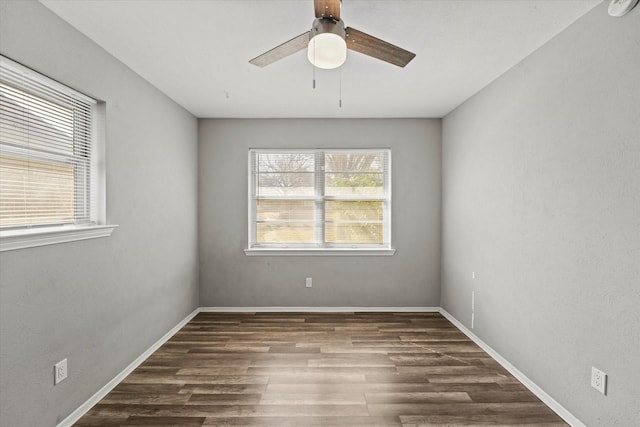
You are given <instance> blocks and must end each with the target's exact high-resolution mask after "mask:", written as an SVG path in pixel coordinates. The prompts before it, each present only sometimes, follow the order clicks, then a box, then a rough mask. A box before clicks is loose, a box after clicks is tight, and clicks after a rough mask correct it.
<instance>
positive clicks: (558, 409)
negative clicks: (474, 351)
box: [440, 308, 586, 427]
mask: <svg viewBox="0 0 640 427" xmlns="http://www.w3.org/2000/svg"><path fill="white" fill-rule="evenodd" d="M440 313H441V314H442V315H443V316H444V317H446V318H447V320H449V321H450V322H451V323H453V324H454V325H455V327H456V328H458V329H460V330H461V331H462V333H464V334H465V335H466V336H468V337H469V338H470V339H471V340H472V341H473V342H475V343H476V344H478V346H479V347H480V348H482V349H483V350H484V351H486V352H487V353H488V354H489V356H491V357H493V358H494V359H495V360H496V361H497V362H498V363H499V364H500V365H502V367H503V368H505V369H506V370H507V371H509V373H510V374H511V375H513V376H514V377H516V378H517V379H518V381H520V382H521V383H522V384H523V385H524V386H525V387H526V388H528V389H529V391H531V392H532V393H533V394H535V395H536V396H537V397H538V399H540V400H542V401H543V402H544V404H545V405H547V406H548V407H549V408H551V409H552V410H553V411H554V412H555V413H556V414H558V415H559V416H560V417H561V418H562V419H563V420H565V421H566V422H567V423H568V424H569V425H571V426H572V427H586V426H585V424H584V423H583V422H582V421H580V420H579V419H578V418H577V417H576V416H575V415H573V414H572V413H571V412H569V411H568V410H567V409H566V408H565V407H564V406H562V405H561V404H560V403H558V401H556V400H555V399H554V398H553V397H551V396H549V395H548V394H547V393H546V392H545V391H544V390H543V389H541V388H540V387H538V385H537V384H536V383H534V382H533V381H531V380H530V379H529V378H528V377H527V376H526V375H525V374H523V373H522V372H521V371H520V370H519V369H518V368H516V367H515V366H513V365H512V364H511V363H510V362H509V361H508V360H507V359H505V358H504V357H502V356H501V355H500V353H498V352H497V351H495V350H494V349H493V348H491V347H490V346H489V345H488V344H487V343H485V342H484V341H482V340H481V339H480V338H478V336H477V335H476V334H474V333H473V332H471V331H470V330H469V329H467V327H466V326H464V325H463V324H462V323H461V322H460V321H459V320H458V319H456V318H455V317H453V316H452V315H451V314H450V313H449V312H448V311H447V310H445V309H444V308H440Z"/></svg>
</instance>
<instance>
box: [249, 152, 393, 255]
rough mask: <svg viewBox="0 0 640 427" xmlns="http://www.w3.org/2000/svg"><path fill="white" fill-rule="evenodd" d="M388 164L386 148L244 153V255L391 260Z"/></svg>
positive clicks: (388, 157)
mask: <svg viewBox="0 0 640 427" xmlns="http://www.w3.org/2000/svg"><path fill="white" fill-rule="evenodd" d="M390 157H391V152H390V150H388V149H367V150H286V151H284V150H257V149H254V150H250V151H249V183H250V184H249V187H250V188H249V248H248V251H247V254H252V253H251V252H252V251H255V252H260V251H264V252H273V251H274V250H275V251H278V252H286V253H293V254H295V253H294V252H297V253H298V254H300V253H309V251H311V252H318V253H320V252H343V253H346V252H351V251H355V252H358V251H360V252H361V253H362V252H364V253H366V252H373V253H375V251H383V252H384V251H386V252H390V251H391V253H392V249H391V173H390V163H391V159H390Z"/></svg>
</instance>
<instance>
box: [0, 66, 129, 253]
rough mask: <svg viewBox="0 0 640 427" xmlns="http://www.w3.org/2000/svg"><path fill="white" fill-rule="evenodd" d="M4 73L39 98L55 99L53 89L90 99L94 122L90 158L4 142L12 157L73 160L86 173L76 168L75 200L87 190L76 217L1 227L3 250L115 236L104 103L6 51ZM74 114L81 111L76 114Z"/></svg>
mask: <svg viewBox="0 0 640 427" xmlns="http://www.w3.org/2000/svg"><path fill="white" fill-rule="evenodd" d="M0 73H1V74H0V76H2V75H4V76H5V77H3V78H2V80H4V81H5V82H6V84H7V85H10V86H14V87H15V88H17V89H18V90H20V91H24V92H28V93H31V94H32V95H33V96H35V97H37V98H40V99H45V100H48V99H50V97H49V96H48V94H47V93H46V91H51V92H54V93H60V94H63V95H65V96H68V97H71V98H73V99H76V100H79V101H80V102H84V103H88V104H89V105H90V107H89V111H90V115H91V122H92V126H91V131H90V136H89V138H88V140H89V144H88V146H89V148H90V150H89V151H90V154H89V155H88V156H82V155H80V154H77V153H74V154H57V153H53V152H51V153H49V152H47V151H46V150H45V149H42V148H41V149H29V148H25V147H20V146H17V145H12V144H8V143H2V142H0V153H2V154H4V155H8V156H10V157H16V158H25V159H31V160H34V161H42V162H46V163H50V164H55V163H58V164H61V165H64V164H66V165H71V164H73V165H74V166H75V167H76V168H80V169H82V168H83V167H84V168H85V171H84V172H78V170H76V171H74V200H75V199H76V197H77V191H81V194H82V196H81V198H80V199H81V203H76V204H74V218H73V220H72V221H59V222H54V223H43V224H37V223H32V224H25V225H16V226H6V227H3V228H1V229H0V252H3V251H9V250H16V249H24V248H30V247H35V246H43V245H51V244H56V243H63V242H70V241H76V240H84V239H93V238H98V237H107V236H110V235H111V233H112V232H113V230H114V228H115V227H117V225H107V224H106V209H105V199H106V197H105V168H104V138H105V136H104V134H105V132H104V119H105V106H104V103H102V102H99V101H98V100H96V99H94V98H91V97H89V96H87V95H85V94H83V93H81V92H79V91H77V90H75V89H73V88H70V87H69V86H66V85H64V84H62V83H59V82H57V81H55V80H53V79H51V78H49V77H47V76H45V75H43V74H41V73H39V72H37V71H35V70H32V69H30V68H28V67H25V66H23V65H22V64H19V63H18V62H15V61H13V60H12V59H10V58H8V57H6V56H3V55H0ZM11 75H15V76H18V75H19V76H20V79H21V80H22V81H20V80H18V77H11ZM34 86H38V87H39V88H41V89H38V90H36V89H34ZM40 90H42V92H41V91H40ZM74 114H76V113H75V112H74ZM74 132H75V130H74ZM86 169H88V171H86Z"/></svg>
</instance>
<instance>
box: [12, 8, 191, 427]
mask: <svg viewBox="0 0 640 427" xmlns="http://www.w3.org/2000/svg"><path fill="white" fill-rule="evenodd" d="M0 51H1V52H2V54H4V55H6V56H9V57H11V58H13V59H15V60H16V61H18V62H21V63H23V64H25V65H27V66H30V67H32V68H34V69H36V70H38V71H40V72H42V73H44V74H47V75H48V76H50V77H52V78H54V79H57V80H60V81H62V82H64V83H67V84H69V85H71V86H72V87H74V88H76V89H79V90H81V91H84V92H87V93H88V94H90V95H93V96H95V97H97V98H99V99H102V100H104V101H106V116H107V123H106V132H107V140H106V160H107V165H106V171H107V172H106V173H107V193H108V194H107V217H108V222H109V223H113V224H119V225H120V227H119V228H117V229H116V230H115V231H114V233H113V236H112V237H110V238H102V239H95V240H85V241H82V242H71V243H64V244H59V245H52V246H44V247H39V248H31V249H22V250H17V251H10V252H3V253H2V254H1V255H0V266H1V273H0V274H1V275H0V425H2V426H15V427H21V426H29V427H38V426H47V427H51V426H53V425H55V424H56V423H57V422H59V421H61V420H62V419H64V418H65V417H66V416H67V415H68V414H69V413H71V412H72V411H73V410H75V409H76V408H77V407H78V406H79V405H80V404H82V403H83V402H84V401H85V400H86V399H88V398H89V397H90V396H91V395H92V394H93V393H95V392H96V391H97V390H98V389H100V388H101V387H102V386H104V385H105V384H106V383H107V382H108V381H109V380H111V378H113V377H114V376H115V375H116V374H118V373H119V372H120V371H121V370H122V369H123V368H125V367H126V366H127V365H128V364H129V363H131V362H132V361H133V360H134V359H135V358H136V357H137V356H139V355H140V354H141V353H142V352H143V351H145V350H146V349H147V348H148V347H149V346H150V345H151V344H153V343H154V342H155V341H156V340H157V339H159V338H160V337H161V336H162V335H164V334H165V333H166V332H167V331H168V330H170V329H171V328H172V327H173V326H175V325H176V324H177V323H178V322H179V321H180V320H182V319H184V318H185V317H186V316H187V314H189V313H190V312H191V311H192V310H193V309H194V308H196V307H197V303H198V285H197V282H198V277H197V174H196V164H197V160H196V156H197V142H196V140H197V121H196V119H195V118H194V117H192V116H191V115H190V114H189V113H187V112H186V111H184V110H183V109H182V108H180V107H179V106H178V105H176V104H175V103H173V102H172V101H171V100H169V99H168V98H167V97H166V96H164V95H163V94H161V93H160V92H158V91H157V90H156V89H155V88H153V87H152V86H150V85H149V83H147V82H146V81H145V80H143V79H142V78H140V77H139V76H138V75H136V74H134V73H133V72H132V71H130V70H129V69H128V68H126V67H125V66H123V65H122V64H121V63H119V62H118V61H116V60H115V59H113V58H112V57H111V56H110V55H108V54H107V53H106V52H105V51H103V50H102V49H100V48H99V47H97V46H96V45H95V44H94V43H93V42H91V41H90V40H89V39H87V38H85V37H84V36H82V35H81V34H80V33H78V32H77V31H76V30H74V29H73V28H72V27H70V26H69V25H68V24H66V23H64V22H63V21H61V20H60V19H58V18H57V17H56V16H55V15H53V14H52V13H51V12H49V11H48V9H46V8H45V7H43V6H42V5H40V4H39V3H37V2H33V1H4V0H3V1H1V2H0ZM65 357H66V358H67V359H68V366H69V377H68V378H67V380H65V381H64V382H62V383H60V384H59V385H57V386H54V385H53V364H54V363H56V362H58V361H59V360H61V359H63V358H65Z"/></svg>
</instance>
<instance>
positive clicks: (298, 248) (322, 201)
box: [244, 147, 395, 256]
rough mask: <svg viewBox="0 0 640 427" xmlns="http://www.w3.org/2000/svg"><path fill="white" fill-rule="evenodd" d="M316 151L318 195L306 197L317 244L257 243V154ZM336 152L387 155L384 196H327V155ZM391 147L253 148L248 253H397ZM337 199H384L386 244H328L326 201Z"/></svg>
mask: <svg viewBox="0 0 640 427" xmlns="http://www.w3.org/2000/svg"><path fill="white" fill-rule="evenodd" d="M289 153H295V154H313V155H314V157H315V158H314V171H313V174H314V194H313V196H309V197H303V198H302V199H303V200H310V201H313V202H314V205H315V208H314V212H316V213H317V214H316V216H315V218H314V221H313V223H314V230H315V231H314V233H315V243H257V242H256V224H257V222H258V220H257V218H256V217H257V207H256V206H257V200H259V199H260V197H258V196H257V195H256V191H257V190H256V188H257V187H256V175H257V174H256V173H255V170H254V169H255V162H256V160H255V155H256V154H289ZM333 153H367V154H372V153H383V155H384V157H385V163H386V164H385V165H384V168H383V170H384V171H385V173H384V175H383V190H384V191H383V192H384V194H383V195H382V196H380V197H374V196H368V197H365V196H360V197H347V196H327V195H326V194H324V192H325V185H324V184H325V176H326V173H327V172H326V171H325V170H324V169H325V168H324V157H325V156H326V155H327V154H333ZM391 163H392V162H391V149H390V148H387V147H384V148H380V147H376V148H313V149H297V148H296V149H275V148H250V149H249V156H248V192H247V193H248V239H247V240H248V243H247V248H246V249H245V250H244V252H245V254H246V255H247V256H264V255H267V256H269V255H289V256H305V255H321V256H333V255H340V256H344V255H346V256H349V255H351V256H362V255H394V254H395V249H394V248H393V247H392V245H391V224H392V222H391V211H392V203H391V176H392V174H391ZM287 199H290V200H300V199H301V198H300V197H298V196H289V197H287V196H281V197H277V198H274V200H287ZM335 200H345V201H360V200H361V201H374V200H375V201H381V202H383V220H382V228H383V243H382V244H366V243H360V244H351V243H327V242H326V238H325V235H324V233H325V224H326V221H325V217H324V216H325V212H326V202H327V201H335Z"/></svg>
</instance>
